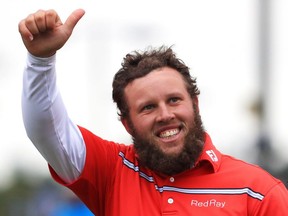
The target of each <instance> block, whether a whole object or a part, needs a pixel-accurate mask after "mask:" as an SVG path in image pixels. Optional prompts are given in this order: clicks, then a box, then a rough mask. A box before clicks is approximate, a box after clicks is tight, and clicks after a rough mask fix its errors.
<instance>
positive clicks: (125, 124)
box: [121, 118, 131, 135]
mask: <svg viewBox="0 0 288 216" xmlns="http://www.w3.org/2000/svg"><path fill="white" fill-rule="evenodd" d="M121 122H122V124H123V126H124V127H125V129H126V131H127V132H128V133H129V134H130V135H131V128H130V127H129V124H128V121H127V119H125V118H121Z"/></svg>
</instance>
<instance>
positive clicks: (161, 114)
mask: <svg viewBox="0 0 288 216" xmlns="http://www.w3.org/2000/svg"><path fill="white" fill-rule="evenodd" d="M174 117H175V115H174V113H173V111H172V109H171V107H169V106H167V105H166V104H161V105H159V107H158V113H157V117H156V121H157V122H168V121H170V120H172V119H174Z"/></svg>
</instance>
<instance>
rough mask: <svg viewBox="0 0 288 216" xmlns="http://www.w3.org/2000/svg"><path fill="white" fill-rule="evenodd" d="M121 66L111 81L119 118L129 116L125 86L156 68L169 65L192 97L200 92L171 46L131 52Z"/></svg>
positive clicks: (194, 79)
mask: <svg viewBox="0 0 288 216" xmlns="http://www.w3.org/2000/svg"><path fill="white" fill-rule="evenodd" d="M121 66H122V67H121V68H120V69H119V70H118V72H117V73H116V74H115V76H114V79H113V83H112V87H113V91H112V97H113V101H114V102H115V103H116V104H117V108H118V115H119V116H120V118H121V119H125V118H127V117H128V118H129V107H128V105H127V102H126V100H125V94H124V89H125V87H126V86H127V85H128V84H129V83H130V82H132V81H133V80H135V79H137V78H140V77H143V76H145V75H147V74H149V73H150V72H151V71H153V70H155V69H158V68H162V67H170V68H173V69H175V70H176V71H178V72H179V73H180V74H181V75H182V77H183V80H184V81H185V83H186V87H187V91H188V93H189V94H190V96H191V98H192V99H193V98H194V97H196V96H197V95H199V94H200V91H199V89H198V87H197V84H196V78H193V77H191V75H190V72H189V68H188V67H187V66H186V65H185V64H184V62H183V61H182V60H181V59H179V58H177V57H176V54H175V53H174V52H173V50H172V48H171V47H166V46H161V47H159V48H156V49H155V48H154V49H153V48H151V47H150V48H149V49H147V50H146V51H144V52H139V51H134V52H131V53H129V54H127V55H126V56H125V57H124V59H123V62H122V64H121Z"/></svg>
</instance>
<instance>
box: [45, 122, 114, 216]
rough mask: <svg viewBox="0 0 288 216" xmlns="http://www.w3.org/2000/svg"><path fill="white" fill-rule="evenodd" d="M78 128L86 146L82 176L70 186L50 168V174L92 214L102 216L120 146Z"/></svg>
mask: <svg viewBox="0 0 288 216" xmlns="http://www.w3.org/2000/svg"><path fill="white" fill-rule="evenodd" d="M79 128H80V131H81V133H82V136H83V138H84V142H85V144H86V160H85V166H84V169H83V172H82V174H81V175H80V177H79V178H78V179H77V180H76V181H74V182H72V183H71V184H65V182H63V180H61V178H60V177H59V176H58V175H57V174H56V173H55V171H54V170H53V169H52V168H51V167H50V172H51V175H52V177H53V178H54V180H55V181H57V182H58V183H60V184H62V185H64V186H66V187H68V188H70V189H71V190H72V191H73V192H74V193H75V194H76V195H77V196H78V197H79V198H80V199H81V200H82V201H83V202H84V203H85V204H86V205H87V207H88V208H89V209H90V210H91V211H92V212H93V213H94V214H97V215H104V210H105V203H106V202H105V199H106V197H107V195H108V194H109V191H108V190H109V188H110V187H109V185H110V184H112V183H113V182H112V181H113V173H114V172H113V170H114V169H115V164H116V160H117V159H119V157H118V154H119V149H120V145H119V144H116V143H113V142H109V141H106V140H103V139H101V138H100V137H98V136H96V135H94V134H93V133H91V132H90V131H88V130H86V129H84V128H81V127H79Z"/></svg>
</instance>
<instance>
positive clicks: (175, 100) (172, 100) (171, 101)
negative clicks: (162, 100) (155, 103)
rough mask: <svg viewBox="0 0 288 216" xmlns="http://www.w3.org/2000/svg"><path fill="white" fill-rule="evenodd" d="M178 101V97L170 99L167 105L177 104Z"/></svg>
mask: <svg viewBox="0 0 288 216" xmlns="http://www.w3.org/2000/svg"><path fill="white" fill-rule="evenodd" d="M179 101H180V98H179V97H172V98H169V103H177V102H179Z"/></svg>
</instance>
